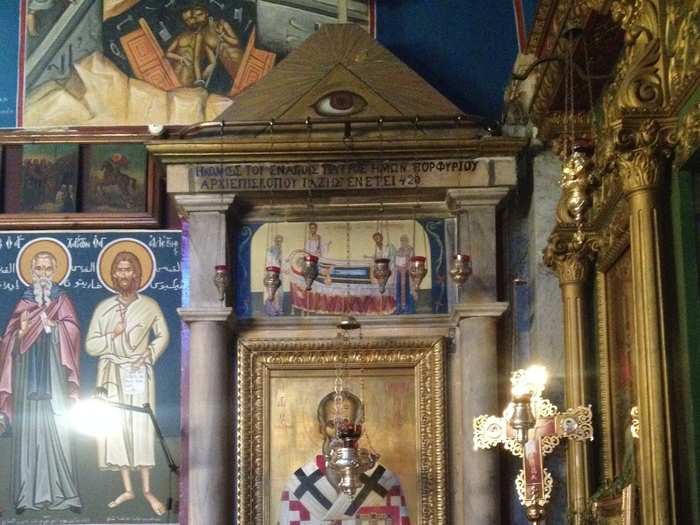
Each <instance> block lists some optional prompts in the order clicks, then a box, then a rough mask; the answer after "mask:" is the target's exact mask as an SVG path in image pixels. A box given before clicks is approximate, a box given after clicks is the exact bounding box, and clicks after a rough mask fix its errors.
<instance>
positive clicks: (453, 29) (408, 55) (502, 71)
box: [377, 0, 536, 118]
mask: <svg viewBox="0 0 700 525" xmlns="http://www.w3.org/2000/svg"><path fill="white" fill-rule="evenodd" d="M535 4H536V2H535V0H529V1H525V2H524V8H525V9H524V10H525V12H526V21H527V22H528V25H530V24H531V23H532V19H533V16H534V12H535ZM377 38H378V39H379V41H380V42H381V43H382V44H383V45H384V46H386V47H387V48H388V49H389V50H391V51H392V52H393V53H394V54H395V55H397V56H398V57H399V58H400V59H401V60H403V61H404V62H405V63H406V64H408V65H409V66H410V67H412V68H413V69H414V70H415V71H416V72H418V73H419V74H420V75H422V76H423V77H424V78H425V79H426V80H427V81H428V82H430V84H432V85H433V86H434V87H436V88H437V89H438V90H439V91H440V92H441V93H442V94H443V95H445V96H446V97H447V98H449V99H450V100H451V101H452V102H453V103H455V104H456V105H457V106H459V107H460V108H461V109H462V111H465V112H467V113H474V114H478V115H483V116H485V117H489V118H498V117H500V113H501V105H502V100H503V90H504V88H505V85H506V82H507V80H508V77H509V75H510V71H511V69H512V67H513V63H514V61H515V57H516V55H517V50H518V44H517V37H516V31H515V17H514V14H513V3H512V2H510V1H506V0H498V1H495V2H493V1H491V2H475V1H465V0H379V1H378V2H377Z"/></svg>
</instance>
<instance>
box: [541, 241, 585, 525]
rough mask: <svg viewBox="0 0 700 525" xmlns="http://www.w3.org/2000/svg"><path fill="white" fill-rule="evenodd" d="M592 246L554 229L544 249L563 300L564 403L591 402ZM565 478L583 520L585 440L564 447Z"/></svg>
mask: <svg viewBox="0 0 700 525" xmlns="http://www.w3.org/2000/svg"><path fill="white" fill-rule="evenodd" d="M593 256H594V250H593V246H592V243H591V242H590V241H586V240H583V239H580V238H578V239H568V238H564V237H563V236H562V235H561V234H559V233H554V234H552V235H551V236H550V238H549V244H548V245H547V247H546V248H545V251H544V262H545V264H546V265H547V266H549V267H550V268H552V270H554V272H555V273H556V274H557V276H558V277H559V286H560V288H561V296H562V301H563V304H564V355H565V369H566V384H565V395H564V398H565V402H566V406H567V407H575V406H587V405H589V404H591V399H590V396H589V394H588V392H587V389H586V363H585V356H586V354H587V353H588V351H589V346H588V326H587V322H586V312H587V307H586V288H587V287H590V282H589V277H590V273H591V266H592V260H593ZM566 480H567V484H566V486H567V496H568V501H569V510H570V511H571V512H572V514H573V518H574V523H576V524H580V523H584V521H583V519H584V514H585V511H586V505H587V502H588V498H589V495H590V466H589V462H588V450H587V445H586V443H585V442H578V441H572V442H571V443H569V444H568V448H567V450H566Z"/></svg>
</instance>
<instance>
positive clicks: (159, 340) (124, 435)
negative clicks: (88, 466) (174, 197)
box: [85, 239, 170, 516]
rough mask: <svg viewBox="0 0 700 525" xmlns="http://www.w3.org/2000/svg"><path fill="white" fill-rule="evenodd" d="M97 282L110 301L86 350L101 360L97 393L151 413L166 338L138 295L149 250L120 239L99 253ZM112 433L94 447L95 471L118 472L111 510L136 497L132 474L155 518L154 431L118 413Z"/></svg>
mask: <svg viewBox="0 0 700 525" xmlns="http://www.w3.org/2000/svg"><path fill="white" fill-rule="evenodd" d="M97 266H98V275H99V277H100V281H101V282H102V284H103V285H104V286H105V288H107V289H108V290H110V291H112V292H114V294H115V295H114V296H113V297H110V298H109V299H105V300H103V301H102V302H100V303H99V304H98V305H97V307H96V308H95V311H94V313H93V315H92V319H91V321H90V326H89V328H88V333H87V337H86V341H85V350H86V351H87V353H88V354H89V355H91V356H93V357H97V358H98V359H99V361H98V365H97V381H96V387H97V388H98V389H101V390H102V393H103V395H104V396H105V397H106V399H107V400H108V401H113V402H117V403H123V404H127V405H133V406H136V407H139V408H140V407H142V406H143V405H144V404H145V403H149V404H150V405H151V407H152V408H153V409H154V410H155V402H156V390H155V375H154V371H153V365H154V364H155V362H156V361H157V360H158V358H159V357H160V356H161V355H162V354H163V352H164V351H165V350H166V348H167V346H168V342H169V339H170V334H169V332H168V327H167V324H166V321H165V318H164V316H163V312H162V311H161V309H160V306H158V303H157V302H156V301H154V300H153V299H151V298H150V297H148V296H146V295H143V294H141V293H140V292H141V291H142V290H144V289H145V288H147V287H148V286H149V285H150V283H151V281H152V279H153V276H154V274H155V269H156V262H155V258H154V256H153V253H152V252H151V250H150V249H149V248H148V247H147V246H146V245H145V244H143V243H141V242H140V241H137V240H135V239H119V240H116V241H113V242H111V243H109V244H108V245H107V246H105V247H104V248H103V249H102V251H101V252H100V256H99V258H98V261H97ZM119 415H120V419H119V421H118V424H117V429H116V431H115V432H112V433H110V434H108V435H107V436H106V437H105V438H103V439H100V440H99V441H98V466H99V468H100V469H101V470H112V471H119V472H120V474H121V479H122V483H123V485H124V492H123V493H122V494H120V495H119V496H117V497H116V498H115V499H114V500H112V501H110V502H109V503H108V504H107V506H108V507H109V508H114V507H117V506H119V505H121V504H122V503H124V502H126V501H129V500H132V499H134V497H135V494H134V489H133V485H132V481H131V471H132V470H138V471H139V472H140V474H141V488H142V491H143V496H144V498H145V499H146V501H147V502H148V503H149V505H150V506H151V508H152V509H153V512H155V513H156V514H157V515H159V516H160V515H162V514H164V513H165V510H166V509H165V507H164V505H163V503H162V502H161V501H160V500H159V499H158V498H157V497H156V496H155V495H154V494H153V493H152V492H151V469H152V468H153V467H154V466H155V450H154V449H155V443H154V439H155V431H154V427H153V424H152V422H151V421H150V419H149V416H148V415H147V414H143V413H137V412H133V411H130V410H120V411H119Z"/></svg>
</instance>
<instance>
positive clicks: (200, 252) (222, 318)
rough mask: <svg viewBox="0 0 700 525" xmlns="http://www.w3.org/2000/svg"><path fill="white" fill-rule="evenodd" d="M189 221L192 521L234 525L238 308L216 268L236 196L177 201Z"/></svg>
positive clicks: (186, 310)
mask: <svg viewBox="0 0 700 525" xmlns="http://www.w3.org/2000/svg"><path fill="white" fill-rule="evenodd" d="M175 200H176V202H177V204H178V206H179V207H180V208H181V209H182V210H183V211H184V212H185V213H186V214H187V216H188V220H189V236H190V244H189V245H190V252H189V260H190V300H189V304H187V305H185V306H184V307H183V308H181V309H180V310H179V313H180V317H181V318H182V319H183V321H185V322H186V323H188V324H189V328H190V341H189V368H188V374H189V381H188V383H187V385H185V386H184V388H186V389H187V391H188V393H189V396H188V398H189V399H188V401H187V403H188V415H187V419H186V427H185V431H186V433H187V442H188V449H187V469H186V476H187V522H188V523H191V524H198V523H228V522H229V521H230V517H231V515H232V508H233V505H232V501H231V499H232V498H231V494H233V488H232V483H233V480H234V470H233V464H232V460H231V450H232V449H233V441H232V427H233V425H232V421H231V412H232V407H233V406H235V402H234V400H233V398H232V397H231V394H230V391H231V389H230V388H229V385H230V382H231V378H232V376H233V365H232V363H233V357H232V351H231V346H232V345H231V338H230V337H229V334H228V328H227V325H228V324H229V321H230V320H231V316H232V313H231V308H227V307H226V306H225V304H224V303H223V302H222V301H220V300H219V293H218V290H217V288H216V286H215V284H214V281H213V277H214V266H215V265H216V264H225V263H226V260H227V257H226V255H227V245H226V239H227V234H226V215H227V212H228V210H229V208H230V207H231V204H232V203H233V200H234V195H215V194H199V195H176V196H175Z"/></svg>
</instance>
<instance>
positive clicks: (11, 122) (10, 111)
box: [0, 0, 20, 128]
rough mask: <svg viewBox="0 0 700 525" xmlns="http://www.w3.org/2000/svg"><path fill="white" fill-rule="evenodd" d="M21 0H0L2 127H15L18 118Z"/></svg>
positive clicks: (0, 107)
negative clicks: (0, 29)
mask: <svg viewBox="0 0 700 525" xmlns="http://www.w3.org/2000/svg"><path fill="white" fill-rule="evenodd" d="M19 1H20V0H2V1H0V27H1V28H2V31H0V71H1V72H2V74H0V127H3V128H6V127H14V126H15V123H16V119H17V109H16V104H17V75H16V74H15V72H16V71H17V67H18V60H17V58H18V52H19V16H18V13H19Z"/></svg>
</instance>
